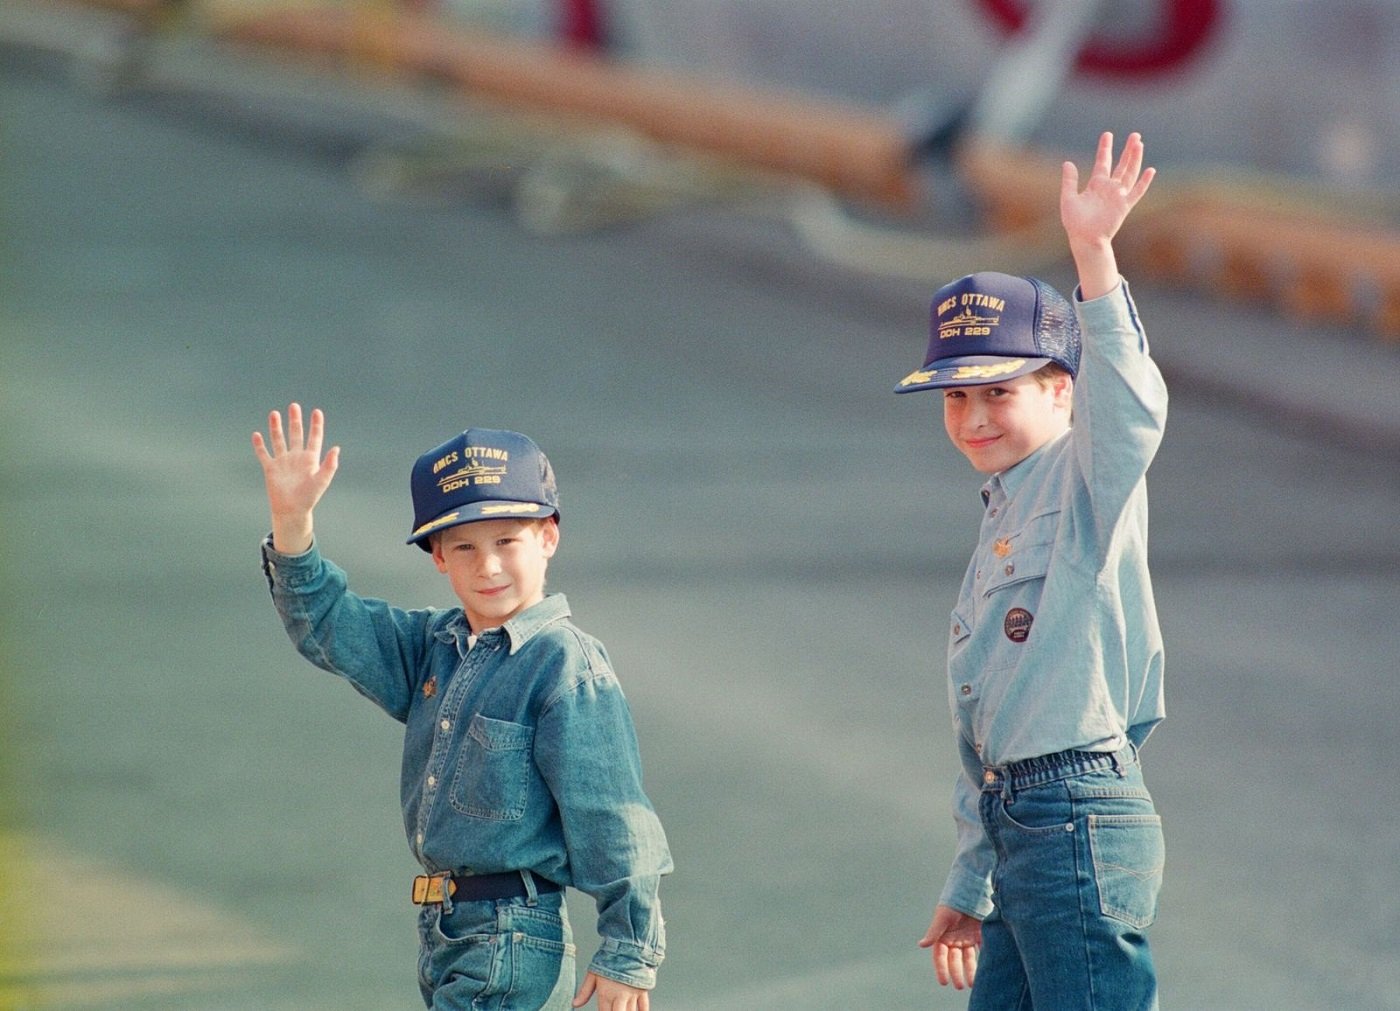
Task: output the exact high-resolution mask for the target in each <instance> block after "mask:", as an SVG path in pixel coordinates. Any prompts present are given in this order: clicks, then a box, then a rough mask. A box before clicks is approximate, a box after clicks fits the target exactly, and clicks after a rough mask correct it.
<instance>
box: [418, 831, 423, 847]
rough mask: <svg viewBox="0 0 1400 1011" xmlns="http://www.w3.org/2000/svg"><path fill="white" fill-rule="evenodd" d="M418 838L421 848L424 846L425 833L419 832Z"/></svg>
mask: <svg viewBox="0 0 1400 1011" xmlns="http://www.w3.org/2000/svg"><path fill="white" fill-rule="evenodd" d="M417 838H418V845H419V846H422V845H423V833H422V832H419V833H418V837H417Z"/></svg>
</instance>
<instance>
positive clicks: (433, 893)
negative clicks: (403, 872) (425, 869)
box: [413, 871, 457, 906]
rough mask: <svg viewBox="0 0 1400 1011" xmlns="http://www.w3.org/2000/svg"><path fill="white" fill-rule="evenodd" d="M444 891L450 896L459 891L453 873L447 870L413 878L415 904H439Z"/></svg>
mask: <svg viewBox="0 0 1400 1011" xmlns="http://www.w3.org/2000/svg"><path fill="white" fill-rule="evenodd" d="M444 891H446V893H447V896H448V897H449V898H450V897H451V896H452V894H453V893H454V892H455V891H457V885H456V884H455V883H454V882H453V880H452V875H451V874H449V873H447V872H445V871H444V872H443V873H442V874H420V875H418V876H417V877H416V878H414V879H413V904H414V905H415V906H430V905H438V904H440V903H441V902H442V900H443V892H444Z"/></svg>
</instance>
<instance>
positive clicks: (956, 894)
mask: <svg viewBox="0 0 1400 1011" xmlns="http://www.w3.org/2000/svg"><path fill="white" fill-rule="evenodd" d="M958 750H959V751H960V752H962V759H963V764H964V765H966V764H968V763H969V762H970V763H971V764H973V765H977V764H979V763H978V759H977V756H976V752H974V751H973V749H972V746H971V745H970V744H968V743H967V741H966V740H965V739H964V738H963V737H962V735H961V734H959V735H958ZM981 794H982V791H981V787H980V786H978V785H977V784H976V783H974V782H972V780H971V779H970V778H969V777H968V773H967V770H966V769H965V768H964V769H960V770H959V772H958V778H957V780H956V782H954V784H953V821H954V823H955V824H956V825H957V831H958V840H957V851H956V852H955V853H954V855H953V868H952V870H951V871H949V873H948V880H947V882H946V883H945V884H944V886H943V893H942V895H940V896H939V899H938V904H939V905H941V906H948V907H949V908H950V909H956V910H958V912H960V913H966V914H967V915H969V916H975V917H977V919H979V920H982V919H986V917H987V915H988V914H989V913H991V911H992V867H993V865H994V864H995V862H996V854H995V852H994V851H993V849H992V844H991V842H990V841H989V840H988V839H987V834H986V832H984V831H983V830H982V819H981V816H980V815H979V814H978V811H977V806H978V799H979V798H980V797H981Z"/></svg>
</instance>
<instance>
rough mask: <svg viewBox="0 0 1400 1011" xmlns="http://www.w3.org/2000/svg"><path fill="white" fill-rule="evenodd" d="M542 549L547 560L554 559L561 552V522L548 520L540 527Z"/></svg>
mask: <svg viewBox="0 0 1400 1011" xmlns="http://www.w3.org/2000/svg"><path fill="white" fill-rule="evenodd" d="M540 547H541V548H542V549H543V554H544V556H545V557H546V558H553V557H554V552H556V551H558V550H559V521H558V520H555V519H547V520H545V521H544V523H543V524H542V525H541V526H540Z"/></svg>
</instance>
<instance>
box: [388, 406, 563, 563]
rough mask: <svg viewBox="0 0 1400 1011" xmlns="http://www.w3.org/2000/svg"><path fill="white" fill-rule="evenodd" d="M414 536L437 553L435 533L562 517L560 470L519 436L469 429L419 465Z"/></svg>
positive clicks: (414, 541)
mask: <svg viewBox="0 0 1400 1011" xmlns="http://www.w3.org/2000/svg"><path fill="white" fill-rule="evenodd" d="M410 482H411V486H412V489H413V533H412V534H410V535H409V538H408V543H409V544H417V545H418V546H419V547H420V548H422V549H423V550H424V551H431V550H433V548H432V545H431V544H430V543H429V542H428V538H429V536H430V535H431V534H435V533H437V532H438V531H439V530H446V529H447V528H448V527H455V526H458V525H460V524H462V523H471V522H473V521H475V520H499V519H546V518H548V517H551V516H552V517H554V518H556V519H557V518H558V517H559V489H558V487H557V485H556V484H555V481H554V468H553V467H551V466H550V465H549V460H548V459H547V458H546V457H545V455H544V453H543V452H541V451H540V447H539V446H536V445H535V444H534V442H532V441H531V440H530V439H529V438H528V437H527V436H524V435H521V434H520V433H519V432H507V431H503V430H501V429H496V428H469V429H467V430H466V431H465V432H463V433H462V434H461V435H458V436H455V437H453V438H451V439H448V440H447V441H446V442H444V443H443V444H442V445H441V446H438V447H437V448H436V449H430V450H429V451H428V452H426V453H424V454H423V455H422V456H420V457H419V458H418V461H417V462H416V463H415V464H414V465H413V475H412V477H411V478H410Z"/></svg>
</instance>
